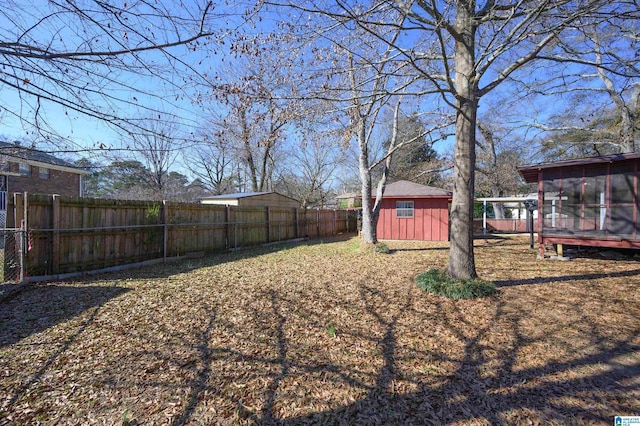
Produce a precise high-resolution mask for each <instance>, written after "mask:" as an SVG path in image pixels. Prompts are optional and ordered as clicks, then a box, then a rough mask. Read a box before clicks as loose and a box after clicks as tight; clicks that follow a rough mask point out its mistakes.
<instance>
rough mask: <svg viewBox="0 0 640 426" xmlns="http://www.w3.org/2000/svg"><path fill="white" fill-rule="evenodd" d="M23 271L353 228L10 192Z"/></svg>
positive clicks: (239, 212) (93, 266) (53, 271)
mask: <svg viewBox="0 0 640 426" xmlns="http://www.w3.org/2000/svg"><path fill="white" fill-rule="evenodd" d="M7 220H8V222H7V224H8V226H15V227H17V228H20V227H22V228H23V229H26V230H27V232H26V233H25V234H26V237H25V238H26V239H27V241H25V246H26V274H28V275H29V276H31V277H34V276H49V275H58V274H65V273H74V272H82V271H91V270H97V269H104V268H109V267H113V266H118V265H125V264H131V263H137V262H142V261H147V260H153V259H163V258H165V259H166V258H169V257H177V256H183V255H187V254H190V253H194V252H213V251H223V250H230V249H235V248H239V247H248V246H255V245H260V244H264V243H270V242H277V241H286V240H292V239H296V238H320V237H325V236H330V235H335V234H338V233H344V232H355V231H356V226H357V225H356V217H355V214H354V213H353V212H352V211H347V210H303V209H293V208H275V207H248V208H245V207H235V206H217V205H205V204H187V203H173V202H166V201H164V202H159V201H130V200H126V201H125V200H104V199H93V198H78V197H61V196H57V195H33V194H26V193H25V194H17V193H16V194H13V198H12V199H10V200H9V203H8V206H7Z"/></svg>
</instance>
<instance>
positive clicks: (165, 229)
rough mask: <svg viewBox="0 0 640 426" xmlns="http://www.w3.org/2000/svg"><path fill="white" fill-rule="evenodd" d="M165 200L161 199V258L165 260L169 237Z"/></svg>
mask: <svg viewBox="0 0 640 426" xmlns="http://www.w3.org/2000/svg"><path fill="white" fill-rule="evenodd" d="M167 209H168V208H167V200H162V230H163V234H164V235H163V238H162V259H163V261H165V262H166V261H167V241H168V239H169V225H167V216H168V213H167Z"/></svg>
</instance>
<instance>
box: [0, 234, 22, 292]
mask: <svg viewBox="0 0 640 426" xmlns="http://www.w3.org/2000/svg"><path fill="white" fill-rule="evenodd" d="M25 245H26V241H25V234H24V231H23V230H22V229H0V283H3V284H5V283H19V282H21V281H22V280H23V278H24V255H23V254H24V249H25Z"/></svg>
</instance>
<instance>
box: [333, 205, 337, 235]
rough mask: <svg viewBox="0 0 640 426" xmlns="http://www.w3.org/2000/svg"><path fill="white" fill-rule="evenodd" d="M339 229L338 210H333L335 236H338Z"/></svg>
mask: <svg viewBox="0 0 640 426" xmlns="http://www.w3.org/2000/svg"><path fill="white" fill-rule="evenodd" d="M337 229H338V212H336V209H333V232H332V234H333V235H336V230H337Z"/></svg>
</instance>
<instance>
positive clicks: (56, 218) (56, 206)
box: [51, 194, 60, 274]
mask: <svg viewBox="0 0 640 426" xmlns="http://www.w3.org/2000/svg"><path fill="white" fill-rule="evenodd" d="M51 198H52V200H51V205H52V208H53V238H52V241H51V255H52V259H51V268H52V271H51V273H52V274H57V273H59V272H60V196H59V195H57V194H54V195H52V196H51Z"/></svg>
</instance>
